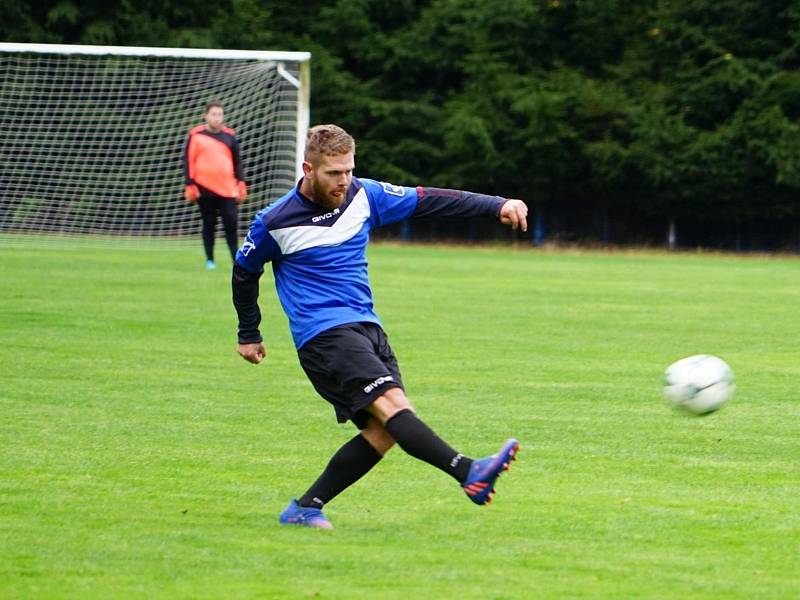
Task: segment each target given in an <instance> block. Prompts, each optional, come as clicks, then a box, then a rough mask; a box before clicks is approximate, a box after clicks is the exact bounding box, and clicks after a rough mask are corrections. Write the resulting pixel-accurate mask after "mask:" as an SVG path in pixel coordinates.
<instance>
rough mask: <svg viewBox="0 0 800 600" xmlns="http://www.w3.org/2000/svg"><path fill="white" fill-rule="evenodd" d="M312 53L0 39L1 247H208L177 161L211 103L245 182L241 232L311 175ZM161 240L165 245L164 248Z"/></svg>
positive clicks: (240, 215)
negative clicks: (306, 168) (306, 158)
mask: <svg viewBox="0 0 800 600" xmlns="http://www.w3.org/2000/svg"><path fill="white" fill-rule="evenodd" d="M310 59H311V55H310V53H308V52H272V51H247V50H209V49H187V48H143V47H118V46H78V45H57V44H10V43H0V132H1V133H0V135H2V137H3V143H2V144H0V244H3V245H9V244H11V245H14V244H17V243H19V244H25V243H28V242H29V241H30V238H31V236H36V237H37V243H41V242H47V241H58V242H62V243H63V242H64V241H67V242H70V243H73V242H74V243H78V242H87V241H88V242H90V243H98V244H113V245H115V246H118V247H136V248H139V247H146V246H147V245H148V242H151V241H153V240H170V241H182V240H183V241H186V242H188V241H190V240H191V241H192V242H194V243H199V239H200V236H199V232H200V227H201V225H200V217H199V214H198V211H197V208H196V207H195V206H193V205H186V204H185V203H184V201H183V179H184V175H183V163H182V156H183V151H184V146H185V144H186V140H187V137H188V133H189V129H191V127H193V126H194V125H197V124H199V123H201V122H202V113H203V109H204V107H205V104H206V103H207V102H208V101H209V100H219V101H221V102H222V104H223V106H224V107H225V121H226V124H227V125H228V126H229V127H231V128H232V129H234V130H235V131H236V136H237V138H238V139H239V143H240V146H241V155H242V162H243V164H244V167H245V174H246V177H247V180H248V199H247V201H246V202H245V203H243V204H242V205H241V206H240V209H239V217H240V218H239V221H240V229H241V231H240V233H242V232H243V231H244V229H245V228H246V227H247V225H248V224H249V222H250V220H251V219H252V217H253V215H254V214H255V213H256V212H257V211H258V210H260V209H261V208H263V207H264V206H265V205H266V204H268V203H269V202H270V201H272V200H274V199H276V198H278V197H280V196H281V195H283V194H284V193H285V192H286V191H288V190H289V189H291V187H292V186H293V185H294V184H295V183H296V181H297V178H298V177H299V176H300V175H301V173H302V153H303V146H304V143H305V134H306V131H307V130H308V126H309V96H310V93H309V85H310V76H309V62H310ZM161 245H162V244H159V246H161Z"/></svg>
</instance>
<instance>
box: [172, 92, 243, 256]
mask: <svg viewBox="0 0 800 600" xmlns="http://www.w3.org/2000/svg"><path fill="white" fill-rule="evenodd" d="M203 120H204V121H205V123H204V124H202V125H198V126H197V127H193V128H192V129H191V130H190V131H189V139H188V140H187V142H186V149H185V151H184V154H183V168H184V175H185V182H184V184H185V187H184V198H185V199H186V202H187V203H197V206H198V207H199V208H200V214H201V216H202V218H203V247H204V249H205V253H206V267H207V268H208V269H214V268H216V263H215V262H214V235H215V230H216V227H217V216H218V215H219V216H221V217H222V225H223V228H224V230H225V241H226V242H227V244H228V249H229V250H230V253H231V258H235V256H236V250H237V248H238V246H239V235H238V227H239V217H238V210H237V205H238V204H240V203H242V202H244V201H245V198H247V183H246V182H245V178H244V170H243V167H242V160H241V157H240V155H239V142H238V140H237V139H236V134H235V133H234V131H233V130H232V129H229V128H228V127H225V125H224V122H225V109H224V108H223V106H222V103H221V102H219V101H216V100H212V101H211V102H209V103H208V104H206V108H205V112H204V113H203Z"/></svg>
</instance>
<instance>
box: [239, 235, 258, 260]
mask: <svg viewBox="0 0 800 600" xmlns="http://www.w3.org/2000/svg"><path fill="white" fill-rule="evenodd" d="M255 247H256V245H255V244H254V243H253V240H252V238H251V237H250V233H249V232H248V234H247V237H245V238H244V244H242V254H244V255H245V256H247V255H248V254H250V251H251V250H252V249H253V248H255Z"/></svg>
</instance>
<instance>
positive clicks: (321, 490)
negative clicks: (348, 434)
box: [297, 433, 382, 508]
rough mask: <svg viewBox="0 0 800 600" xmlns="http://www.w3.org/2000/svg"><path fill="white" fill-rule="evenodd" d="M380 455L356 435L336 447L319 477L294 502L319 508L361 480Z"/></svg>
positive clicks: (361, 437)
mask: <svg viewBox="0 0 800 600" xmlns="http://www.w3.org/2000/svg"><path fill="white" fill-rule="evenodd" d="M381 458H382V456H381V455H380V454H379V453H378V451H377V450H375V448H373V447H372V445H371V444H370V443H369V442H368V441H367V440H366V439H365V438H364V436H363V435H361V434H360V433H359V434H358V435H357V436H355V437H354V438H353V439H351V440H350V441H349V442H347V443H346V444H345V445H344V446H342V447H341V448H339V450H337V451H336V454H334V455H333V456H332V457H331V460H330V461H329V462H328V466H327V467H325V470H324V471H323V472H322V475H320V476H319V478H318V479H317V480H316V481H315V482H314V484H313V485H312V486H311V487H310V488H308V491H307V492H306V493H305V494H303V495H302V497H301V498H300V499H299V500H298V501H297V503H298V504H299V505H300V506H305V507H313V508H322V506H323V505H324V504H326V503H327V502H330V501H331V500H333V499H334V498H335V497H336V496H337V495H338V494H340V493H341V492H343V491H344V490H345V489H347V488H348V487H349V486H351V485H353V484H354V483H355V482H356V481H358V480H359V479H361V478H362V477H363V476H364V475H366V474H367V472H369V470H370V469H371V468H372V467H374V466H375V465H376V464H378V461H380V459H381Z"/></svg>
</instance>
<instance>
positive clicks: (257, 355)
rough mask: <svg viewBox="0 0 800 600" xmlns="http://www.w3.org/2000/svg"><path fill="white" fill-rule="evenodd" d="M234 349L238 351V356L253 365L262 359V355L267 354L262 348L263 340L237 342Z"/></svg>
mask: <svg viewBox="0 0 800 600" xmlns="http://www.w3.org/2000/svg"><path fill="white" fill-rule="evenodd" d="M236 351H237V352H238V353H239V356H241V357H242V358H243V359H245V360H246V361H247V362H251V363H253V364H254V365H257V364H258V363H260V362H261V361H262V360H264V357H265V356H266V355H267V351H266V349H265V348H264V342H255V343H253V344H239V345H238V346H237V347H236Z"/></svg>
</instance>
